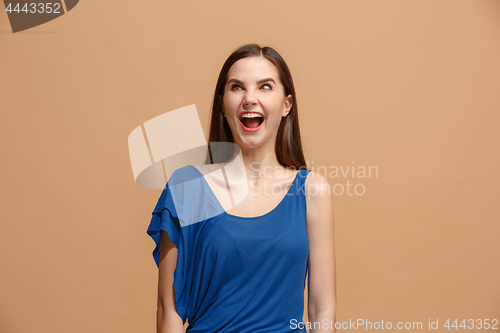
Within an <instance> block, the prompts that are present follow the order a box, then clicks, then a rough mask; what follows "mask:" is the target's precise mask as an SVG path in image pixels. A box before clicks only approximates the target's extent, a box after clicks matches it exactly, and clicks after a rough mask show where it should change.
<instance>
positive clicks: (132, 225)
mask: <svg viewBox="0 0 500 333" xmlns="http://www.w3.org/2000/svg"><path fill="white" fill-rule="evenodd" d="M2 8H3V7H2ZM0 31H1V33H0V50H1V52H0V109H1V117H2V131H1V135H2V139H1V152H2V164H1V179H2V186H1V188H2V191H1V201H2V210H1V216H0V218H1V224H0V261H1V262H0V267H1V268H0V332H2V333H4V332H5V333H25V332H38V333H45V332H50V333H56V332H65V333H66V332H69V331H71V332H75V333H79V332H85V333H87V332H123V333H125V332H134V333H136V332H154V331H155V322H156V319H155V316H156V293H157V268H156V265H155V264H154V261H153V257H152V255H151V252H152V251H153V247H154V246H153V245H154V243H153V241H152V239H151V238H150V237H149V236H148V235H147V234H146V229H147V227H148V225H149V221H150V218H151V212H152V211H153V208H154V206H155V204H156V202H157V200H158V197H159V195H160V193H161V190H145V189H142V188H139V187H138V186H136V185H135V183H134V180H133V176H132V171H131V166H130V160H129V156H128V147H127V137H128V135H129V133H130V132H131V131H132V130H133V129H134V128H135V127H137V126H139V125H140V124H142V123H143V122H145V121H146V120H148V119H151V118H153V117H155V116H157V115H159V114H162V113H164V112H167V111H170V110H173V109H176V108H179V107H182V106H186V105H190V104H196V106H197V108H198V112H199V115H200V119H201V121H202V125H203V128H204V131H205V135H206V134H207V126H208V112H209V107H210V104H211V98H212V93H213V89H214V88H215V83H216V79H217V75H218V73H219V70H220V68H221V66H222V64H223V62H224V60H225V59H226V57H227V56H228V55H229V54H230V53H231V52H232V51H233V50H234V49H235V48H237V47H238V46H240V45H243V44H246V43H252V42H255V43H259V44H261V45H267V46H272V47H274V48H276V49H277V50H278V51H279V52H280V53H281V54H282V55H283V57H284V58H285V59H286V61H287V62H288V64H289V66H290V68H291V70H292V74H293V77H294V80H295V83H296V89H297V95H298V105H299V114H300V121H301V130H302V135H303V143H304V149H305V154H306V159H307V160H308V161H309V163H310V164H311V165H312V161H314V166H315V167H317V166H327V167H330V166H343V167H344V168H345V167H347V166H350V165H353V162H352V161H354V165H356V166H370V165H371V166H377V167H378V170H379V176H378V178H376V177H372V178H371V179H360V178H354V179H353V178H351V177H347V178H343V177H341V178H336V179H335V178H329V181H330V183H331V184H332V185H334V184H336V183H342V184H345V183H346V182H347V180H349V181H350V182H351V183H354V184H356V183H362V184H364V186H365V188H366V193H365V194H364V195H363V196H356V195H354V196H348V195H346V194H344V195H340V196H334V205H335V219H336V239H335V241H336V251H337V252H336V255H337V279H338V281H337V282H338V284H337V291H338V312H337V318H338V321H341V322H342V321H349V319H351V320H356V319H367V320H370V321H372V322H380V321H382V320H383V321H384V322H387V321H391V322H393V323H394V324H396V323H397V322H398V321H403V322H406V321H412V322H413V321H421V322H423V324H424V330H420V331H427V329H426V327H427V323H428V320H429V319H431V320H433V321H435V320H436V319H439V324H440V326H441V328H440V329H439V331H448V330H447V329H444V328H442V324H444V321H445V320H446V319H453V320H454V319H460V320H462V319H486V318H488V319H492V318H497V319H500V284H499V283H498V281H500V266H499V255H500V245H499V242H498V238H499V232H500V225H499V218H500V214H499V213H500V211H499V208H498V199H499V194H500V193H499V186H500V177H499V173H498V170H499V156H498V152H499V148H500V138H499V132H498V125H499V121H500V113H499V107H500V102H499V99H498V91H499V88H500V62H499V61H498V60H499V59H500V2H499V1H495V0H491V1H484V0H468V1H465V0H461V1H455V0H449V1H444V0H440V1H436V0H418V1H417V0H414V1H402V0H394V1H389V0H383V1H382V0H381V1H372V0H366V1H361V0H356V1H347V0H346V1H326V0H325V1H310V2H305V1H277V0H272V1H252V2H235V1H142V2H137V1H129V0H120V1H118V0H109V1H97V0H86V1H81V2H80V3H79V4H78V6H77V7H75V9H73V10H72V11H71V12H70V13H68V14H67V15H64V16H62V17H60V18H58V19H56V20H54V21H51V22H48V23H46V24H44V25H42V26H39V27H36V28H33V29H31V30H27V31H25V32H20V33H17V34H12V32H11V31H10V27H9V23H8V20H7V15H6V13H5V12H4V11H1V12H0ZM460 330H461V329H460ZM360 331H363V330H360ZM469 331H470V330H469Z"/></svg>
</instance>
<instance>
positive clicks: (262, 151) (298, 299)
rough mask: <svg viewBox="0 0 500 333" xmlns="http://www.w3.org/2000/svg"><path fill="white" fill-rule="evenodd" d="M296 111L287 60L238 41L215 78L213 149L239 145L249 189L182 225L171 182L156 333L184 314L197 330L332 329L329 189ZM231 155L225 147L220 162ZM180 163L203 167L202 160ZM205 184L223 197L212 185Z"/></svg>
mask: <svg viewBox="0 0 500 333" xmlns="http://www.w3.org/2000/svg"><path fill="white" fill-rule="evenodd" d="M298 120H299V119H298V108H297V100H296V96H295V90H294V86H293V81H292V76H291V73H290V71H289V69H288V66H287V65H286V63H285V61H284V60H283V58H282V57H281V56H280V55H279V54H278V53H277V52H276V51H275V50H274V49H272V48H270V47H263V48H261V47H260V46H259V45H256V44H249V45H245V46H242V47H240V48H239V49H237V50H236V51H234V52H233V53H232V54H231V55H230V56H229V58H228V59H227V60H226V62H225V63H224V65H223V67H222V70H221V72H220V75H219V79H218V81H217V85H216V89H215V94H214V100H213V107H212V113H211V121H210V132H209V142H210V145H209V148H210V147H211V146H213V143H216V142H229V143H234V144H235V145H237V147H238V148H239V150H240V154H241V156H242V158H243V165H244V168H243V170H244V173H245V175H246V178H245V177H242V179H245V182H246V184H245V185H247V186H248V195H246V197H245V198H244V199H243V200H242V201H241V202H238V203H237V205H236V206H234V207H232V208H231V209H229V210H224V211H222V212H221V213H220V214H217V215H216V216H213V217H209V218H207V219H205V220H203V221H200V222H198V223H193V224H190V225H182V224H183V223H184V221H182V219H180V218H179V216H180V214H179V213H178V210H179V208H182V207H179V206H177V207H175V206H174V204H173V203H174V201H175V200H172V195H173V194H172V188H171V186H170V187H169V183H170V180H169V183H167V185H166V187H165V189H164V191H163V193H162V195H161V197H160V199H159V201H158V204H157V206H156V208H155V210H154V212H153V218H152V220H151V224H150V226H149V228H148V234H149V235H150V236H151V237H153V239H154V240H155V242H156V248H155V251H154V252H153V256H154V258H155V261H156V263H157V265H158V267H159V282H158V312H157V332H158V333H167V332H168V333H181V332H184V328H183V324H184V323H185V322H186V320H187V321H188V322H189V326H188V327H187V332H193V333H198V332H203V333H208V332H226V333H255V332H265V333H281V332H306V329H305V327H306V324H309V326H308V327H310V328H311V329H310V332H315V333H317V332H334V320H335V310H336V291H335V255H334V227H333V203H332V198H331V191H330V187H329V184H328V182H327V180H326V179H325V178H324V177H323V176H321V175H319V174H317V173H314V172H312V171H310V170H307V166H306V163H305V159H304V156H303V152H302V145H301V140H300V133H299V122H298ZM211 148H212V149H211V150H214V147H211ZM212 153H213V151H212ZM212 155H214V154H212ZM224 156H225V157H224ZM234 156H235V151H234V150H232V151H231V150H229V151H227V152H226V154H220V152H219V154H217V157H216V158H215V160H213V159H212V161H211V163H222V164H224V163H225V162H227V161H228V160H229V159H230V158H234ZM188 167H191V168H188ZM182 169H183V170H184V171H186V172H187V173H189V172H191V173H192V174H193V173H194V174H198V175H203V173H202V172H200V171H199V168H194V167H193V166H187V167H185V168H182ZM176 172H177V171H176ZM185 174H186V173H185ZM205 178H206V177H205ZM205 178H204V177H201V179H202V180H203V184H204V185H207V187H208V188H210V186H209V185H208V182H205V181H204V180H205ZM171 179H172V178H171ZM277 188H278V189H281V190H278V191H277V190H276V189H277ZM202 192H203V191H200V193H202ZM203 193H205V194H200V196H202V195H203V196H206V195H207V194H206V193H209V194H208V195H209V196H210V195H211V196H210V197H207V200H206V201H207V202H211V203H214V202H215V203H218V201H217V197H216V196H215V195H214V192H212V191H208V192H203ZM203 200H205V199H203ZM177 202H178V201H177ZM160 235H161V236H160ZM160 249H161V250H160ZM307 272H308V307H307V310H308V317H309V320H308V323H304V322H303V320H302V316H303V312H304V288H305V279H306V273H307Z"/></svg>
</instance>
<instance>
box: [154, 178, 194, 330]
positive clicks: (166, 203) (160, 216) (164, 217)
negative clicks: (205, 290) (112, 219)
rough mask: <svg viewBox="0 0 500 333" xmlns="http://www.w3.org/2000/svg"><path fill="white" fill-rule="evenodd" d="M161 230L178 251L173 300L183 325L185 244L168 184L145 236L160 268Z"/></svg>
mask: <svg viewBox="0 0 500 333" xmlns="http://www.w3.org/2000/svg"><path fill="white" fill-rule="evenodd" d="M162 230H165V231H166V233H167V234H168V237H169V238H170V240H171V241H172V242H173V243H174V244H175V245H176V246H177V249H178V251H177V264H176V268H175V271H174V289H175V300H176V307H177V313H178V314H179V316H180V317H181V319H182V321H183V323H185V322H186V307H187V298H188V288H187V287H186V286H187V283H186V277H187V274H188V272H187V267H186V266H187V265H186V264H187V263H186V253H185V242H184V241H183V235H182V229H181V227H180V224H179V219H178V217H177V212H176V210H175V206H174V203H173V200H172V194H171V192H170V189H169V184H168V183H167V184H166V185H165V188H164V189H163V192H162V193H161V195H160V198H159V199H158V203H157V204H156V207H155V208H154V210H153V213H152V217H151V222H150V224H149V227H148V229H147V234H148V235H149V236H151V238H153V240H154V242H155V244H156V245H155V249H154V250H153V258H154V261H155V263H156V266H157V267H159V266H160V237H161V231H162Z"/></svg>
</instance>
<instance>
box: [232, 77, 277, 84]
mask: <svg viewBox="0 0 500 333" xmlns="http://www.w3.org/2000/svg"><path fill="white" fill-rule="evenodd" d="M267 81H272V82H273V83H274V84H276V82H274V80H273V79H272V78H270V77H266V78H265V79H262V80H259V81H257V84H261V83H264V82H267ZM231 82H236V83H238V84H243V82H241V81H240V80H238V79H234V78H232V79H230V80H229V81H227V83H231Z"/></svg>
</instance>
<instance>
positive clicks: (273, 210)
mask: <svg viewBox="0 0 500 333" xmlns="http://www.w3.org/2000/svg"><path fill="white" fill-rule="evenodd" d="M189 166H190V167H192V168H194V169H195V170H196V171H197V172H198V173H199V174H200V175H201V178H202V180H203V183H204V184H205V185H206V186H207V187H208V189H209V191H210V193H211V194H212V196H213V197H214V198H215V201H216V202H217V204H218V205H219V206H220V207H221V208H222V210H223V211H224V214H225V215H226V216H229V217H233V218H236V219H241V220H252V219H254V220H255V219H260V218H264V217H268V216H269V215H271V214H273V213H274V212H275V211H277V210H278V208H279V207H280V206H281V205H283V203H284V202H285V201H286V199H287V197H288V196H289V193H290V191H291V190H292V188H293V187H294V186H295V183H296V182H297V179H298V178H299V174H300V172H301V169H299V171H298V172H297V174H296V175H295V178H294V179H293V182H292V184H291V185H290V188H289V189H288V191H287V192H286V194H285V196H284V197H283V199H281V201H280V202H279V204H278V205H276V207H274V208H273V209H272V210H271V211H269V212H267V213H265V214H264V215H260V216H238V215H232V214H229V213H228V212H227V211H226V210H225V209H224V207H222V205H221V203H220V202H219V200H218V199H217V196H216V195H215V193H214V191H213V190H212V188H211V187H210V185H208V182H207V180H206V179H205V177H204V176H203V174H202V173H201V171H200V170H198V168H196V167H195V166H194V165H189Z"/></svg>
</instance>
